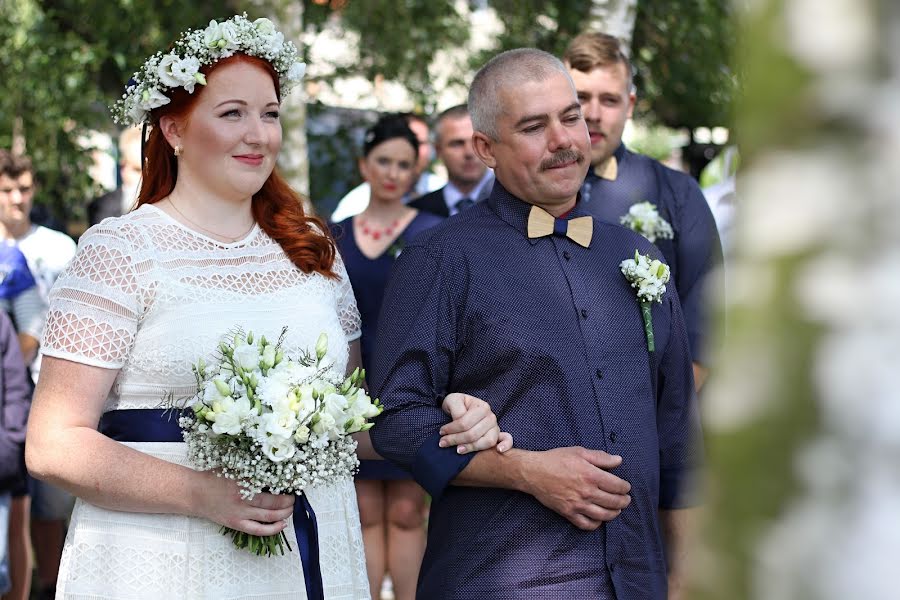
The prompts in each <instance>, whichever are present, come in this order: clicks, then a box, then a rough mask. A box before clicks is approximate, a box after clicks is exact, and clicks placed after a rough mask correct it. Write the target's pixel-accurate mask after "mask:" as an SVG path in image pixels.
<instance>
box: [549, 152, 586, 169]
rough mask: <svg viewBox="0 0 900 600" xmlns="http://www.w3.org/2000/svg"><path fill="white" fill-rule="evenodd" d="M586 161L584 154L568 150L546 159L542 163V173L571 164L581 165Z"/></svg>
mask: <svg viewBox="0 0 900 600" xmlns="http://www.w3.org/2000/svg"><path fill="white" fill-rule="evenodd" d="M583 160H584V154H582V153H581V152H579V151H578V150H573V149H572V148H567V149H565V150H560V151H559V152H557V153H556V154H554V155H553V156H551V157H550V158H547V159H544V160H543V161H541V167H540V169H541V171H546V170H547V169H553V168H556V167H558V166H560V165H564V164H566V163H570V162H577V163H580V162H581V161H583Z"/></svg>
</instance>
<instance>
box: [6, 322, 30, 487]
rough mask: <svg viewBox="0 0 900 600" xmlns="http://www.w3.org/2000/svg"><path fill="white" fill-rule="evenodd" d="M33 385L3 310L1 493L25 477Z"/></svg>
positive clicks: (17, 342)
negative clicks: (26, 430)
mask: <svg viewBox="0 0 900 600" xmlns="http://www.w3.org/2000/svg"><path fill="white" fill-rule="evenodd" d="M30 405H31V384H30V380H29V378H28V373H27V371H26V369H25V363H24V361H23V360H22V353H21V352H19V341H18V339H17V338H16V332H15V330H14V329H13V326H12V322H11V321H10V320H9V317H7V316H6V314H5V313H4V312H3V311H0V492H8V491H11V490H14V489H18V488H19V487H21V485H22V483H23V480H24V476H25V465H24V462H23V452H24V449H25V423H26V422H27V420H28V409H29V407H30Z"/></svg>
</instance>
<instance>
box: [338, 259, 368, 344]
mask: <svg viewBox="0 0 900 600" xmlns="http://www.w3.org/2000/svg"><path fill="white" fill-rule="evenodd" d="M334 272H335V273H337V274H338V276H339V277H340V278H341V279H340V281H338V282H337V284H336V285H337V311H338V318H339V319H340V320H341V329H343V330H344V333H345V334H346V335H347V341H350V342H352V341H353V340H356V339H359V337H360V336H361V335H362V319H361V318H360V316H359V309H358V308H357V307H356V297H355V296H354V295H353V287H352V286H351V285H350V277H349V276H348V275H347V269H346V267H344V261H343V259H342V258H341V255H340V253H337V254H336V255H335V258H334Z"/></svg>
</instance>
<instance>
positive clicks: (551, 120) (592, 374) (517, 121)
mask: <svg viewBox="0 0 900 600" xmlns="http://www.w3.org/2000/svg"><path fill="white" fill-rule="evenodd" d="M469 111H470V113H471V116H472V122H473V126H474V130H475V133H474V135H473V143H474V148H475V152H476V154H477V155H478V156H479V158H480V159H481V160H482V161H484V163H485V164H486V165H487V166H488V167H491V168H492V169H494V173H495V176H496V183H495V184H494V188H493V191H492V193H491V195H490V197H489V198H488V199H487V201H485V202H479V203H478V204H477V205H475V206H474V207H472V208H470V209H468V210H466V211H464V212H462V213H460V214H459V215H457V216H456V217H454V218H452V219H448V220H446V221H444V222H443V223H442V224H440V225H438V226H436V227H434V228H432V229H430V230H428V231H427V232H424V233H423V234H422V235H421V236H419V237H418V238H416V240H415V241H414V242H412V243H411V244H407V246H406V247H405V248H404V250H403V253H402V254H401V255H400V258H399V259H398V261H397V263H396V264H395V267H394V272H393V274H392V278H391V281H390V283H389V285H388V289H387V293H386V297H385V300H384V303H385V304H384V305H385V306H389V307H390V308H391V310H389V311H385V313H384V314H383V315H382V318H381V321H380V323H379V331H378V336H377V340H378V341H377V344H378V353H377V355H376V357H375V361H374V366H373V369H372V374H371V378H370V382H371V384H372V389H373V391H374V392H375V393H376V395H377V396H378V397H380V398H381V399H382V401H383V402H384V405H385V411H384V413H383V415H382V416H381V418H380V419H379V420H378V422H377V423H376V425H375V427H374V429H373V430H372V432H371V436H372V441H373V442H374V444H375V448H376V449H377V451H378V452H379V453H380V454H381V455H382V456H384V457H386V458H387V459H389V460H392V461H394V462H396V463H397V464H399V465H400V466H402V467H404V468H406V469H408V470H409V471H411V472H412V474H413V476H414V477H415V479H416V480H417V481H418V482H419V483H420V484H421V485H422V486H423V487H425V489H427V490H428V491H429V493H430V494H431V496H432V504H431V514H430V520H429V530H428V546H427V548H426V551H425V557H424V560H423V563H422V567H421V570H420V575H419V584H418V594H417V597H419V598H423V599H424V598H427V599H429V600H431V599H439V600H440V599H446V600H470V599H472V598H503V599H518V598H522V599H526V598H527V599H529V600H531V599H538V600H540V599H551V598H573V599H574V598H592V599H601V600H613V599H618V600H629V599H632V598H653V599H658V600H662V599H664V598H666V594H667V575H668V574H672V575H674V574H675V573H676V572H677V571H675V570H671V571H668V572H667V560H668V561H669V566H670V567H674V565H676V564H677V562H678V559H680V557H681V555H682V541H683V538H682V534H683V527H682V525H683V523H684V517H685V515H686V514H687V511H686V510H684V507H685V506H686V503H687V502H688V497H687V496H688V494H687V493H686V492H687V488H688V487H689V486H688V485H687V483H688V481H689V480H690V476H691V474H692V473H693V472H694V471H695V470H696V469H697V468H698V466H699V448H698V446H697V444H696V442H697V440H698V439H699V424H698V419H697V414H696V404H695V401H694V392H693V380H692V372H691V362H690V354H689V350H688V343H687V333H686V330H685V326H684V321H683V318H682V316H681V308H680V305H679V302H678V296H677V294H676V293H675V292H674V291H672V290H670V291H668V292H665V293H664V294H663V296H662V299H661V302H660V303H658V304H654V305H653V308H652V331H653V333H654V335H655V340H656V346H655V350H653V351H650V350H649V348H648V342H647V338H646V332H645V329H644V322H643V320H642V317H641V309H640V306H639V303H638V301H637V298H636V295H635V291H634V290H633V289H632V288H631V287H630V286H629V283H628V281H627V280H626V279H625V277H624V276H623V275H622V273H621V271H620V262H621V261H622V260H623V259H626V258H629V257H633V256H634V254H635V251H638V252H640V253H642V254H644V253H649V254H652V255H654V256H659V251H658V250H657V249H656V248H655V247H654V246H653V245H652V244H650V243H649V242H648V241H647V240H646V239H644V238H643V237H642V236H640V235H638V234H636V233H635V232H633V231H631V230H629V229H626V228H624V227H621V226H619V225H611V224H605V223H603V222H601V221H599V220H597V219H595V218H593V217H590V216H584V212H583V209H582V206H581V205H580V203H579V202H578V192H579V189H580V187H581V184H582V182H583V181H584V176H585V171H586V170H587V168H588V166H589V156H590V139H589V137H588V131H587V126H586V124H585V121H584V119H583V118H582V115H581V106H580V104H579V102H578V98H577V96H576V94H575V87H574V84H573V82H572V79H571V77H570V76H569V74H568V72H567V70H566V68H565V66H564V65H563V64H562V63H561V62H560V61H559V60H558V59H556V58H555V57H553V56H551V55H549V54H547V53H546V52H543V51H540V50H536V49H527V48H526V49H519V50H512V51H509V52H504V53H502V54H499V55H498V56H496V57H494V58H493V59H492V60H491V61H489V62H488V63H487V64H486V65H485V66H484V67H482V69H481V70H480V71H479V72H478V74H477V75H476V76H475V79H474V81H473V82H472V86H471V89H470V91H469ZM448 390H454V391H460V392H464V393H467V394H471V395H473V396H477V397H479V398H483V399H484V400H486V401H487V402H489V403H490V404H491V408H492V409H493V412H494V414H496V415H497V418H498V420H499V422H500V425H501V427H502V428H503V429H504V431H509V432H511V433H512V434H513V437H514V439H515V442H516V443H515V446H516V447H515V448H513V449H512V450H509V451H508V452H506V453H505V454H500V453H499V452H496V451H493V450H488V451H482V452H476V453H463V454H460V453H459V451H460V448H454V447H453V444H450V445H449V446H448V447H443V448H441V447H438V444H437V441H438V439H439V437H440V435H441V434H442V433H443V434H448V433H450V434H452V433H453V430H452V428H451V427H450V426H449V425H448V423H449V421H448V419H447V418H446V416H445V415H444V414H443V413H442V412H441V409H440V401H441V399H442V398H443V396H444V395H445V394H446V393H447V391H448ZM463 450H464V448H463ZM664 541H665V547H664V543H663V542H664ZM673 581H674V579H673ZM674 589H675V588H674V587H673V591H674ZM673 597H674V596H673Z"/></svg>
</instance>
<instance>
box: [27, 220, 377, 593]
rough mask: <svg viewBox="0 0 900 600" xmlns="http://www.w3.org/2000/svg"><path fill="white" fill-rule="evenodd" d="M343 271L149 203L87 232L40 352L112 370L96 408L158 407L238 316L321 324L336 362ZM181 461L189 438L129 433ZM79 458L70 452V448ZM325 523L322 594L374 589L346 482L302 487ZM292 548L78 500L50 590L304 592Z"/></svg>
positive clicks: (347, 321)
mask: <svg viewBox="0 0 900 600" xmlns="http://www.w3.org/2000/svg"><path fill="white" fill-rule="evenodd" d="M336 270H337V272H338V273H339V274H340V275H341V279H340V281H335V280H331V279H327V278H325V277H323V276H321V275H317V274H311V275H308V274H304V273H302V272H301V271H300V270H299V269H297V268H296V267H295V266H294V265H293V264H292V263H291V262H290V260H289V259H288V257H287V256H286V255H285V254H284V252H283V251H282V250H281V247H280V246H279V245H278V244H277V243H276V242H275V241H273V240H272V239H271V238H270V237H269V236H268V235H266V234H265V232H263V231H262V230H260V229H259V228H258V227H256V228H255V229H254V230H253V231H251V232H250V233H249V234H248V235H247V237H246V238H245V239H244V240H242V241H239V242H235V243H232V244H225V243H221V242H218V241H215V240H213V239H211V238H208V237H206V236H204V235H202V234H199V233H197V232H194V231H192V230H190V229H188V228H186V227H184V226H182V225H181V224H179V223H178V222H177V221H175V220H174V219H172V218H171V217H169V216H168V215H167V214H166V213H164V212H162V211H161V210H159V209H158V208H156V207H154V206H152V205H145V206H142V207H141V208H139V209H138V210H136V211H134V212H132V213H131V214H128V215H126V216H123V217H118V218H112V219H106V220H105V221H103V222H102V223H100V224H99V225H96V226H94V227H92V228H91V229H90V230H89V231H88V232H86V233H85V234H84V235H83V236H82V238H81V242H80V244H79V247H78V253H77V255H76V256H75V258H74V259H73V261H72V263H71V265H70V266H69V267H68V269H67V270H66V271H65V273H64V274H63V275H62V276H61V277H60V278H59V281H58V282H57V284H56V286H55V287H54V288H53V291H52V293H51V300H50V303H51V306H50V316H49V320H48V325H47V328H46V331H45V335H44V341H43V352H44V354H46V355H48V356H54V357H58V358H63V359H67V360H71V361H75V362H78V363H83V364H88V365H93V366H98V367H105V368H109V369H120V371H119V374H118V376H117V378H116V380H115V384H114V385H113V388H112V390H111V391H110V393H109V397H108V398H107V400H106V405H105V408H104V411H110V410H117V409H118V410H121V409H141V408H159V406H160V401H161V399H162V398H163V397H164V395H165V394H167V393H170V392H172V393H174V394H175V396H176V397H178V396H186V395H190V393H191V391H192V387H193V375H192V374H191V371H190V365H191V364H192V363H195V362H196V361H197V359H198V358H199V357H200V356H205V357H207V359H208V360H211V359H212V356H213V352H214V350H215V347H216V345H217V343H218V341H219V339H220V338H221V336H222V335H223V334H225V333H226V332H228V330H230V329H232V328H234V327H235V326H238V325H239V326H242V327H244V328H245V329H250V330H253V331H254V332H255V333H257V334H266V336H267V337H269V338H270V339H275V338H277V337H278V334H279V333H280V331H281V329H282V327H283V326H285V325H287V326H288V327H289V331H288V336H287V340H286V345H287V347H288V348H297V349H299V348H311V347H313V346H314V345H315V341H316V339H317V337H318V336H319V334H320V333H321V332H322V331H325V332H326V333H327V334H328V340H329V356H330V357H331V359H332V360H333V361H334V362H335V364H336V366H337V367H338V368H340V369H343V368H344V367H345V366H346V363H347V359H348V341H350V340H352V339H355V338H356V337H358V336H359V329H360V322H359V313H358V311H357V309H356V302H355V300H354V298H353V292H352V289H351V287H350V283H349V280H348V279H347V277H346V271H345V270H344V266H343V263H342V262H340V259H338V262H337V263H336ZM127 444H128V445H129V446H131V447H134V448H137V449H139V450H141V451H143V452H146V453H148V454H152V455H153V456H156V457H158V458H161V459H163V460H167V461H170V462H174V463H179V464H187V463H186V456H185V445H184V444H183V443H168V442H156V443H130V442H127ZM73 458H74V459H75V460H77V457H73ZM307 496H308V497H309V500H310V503H311V504H312V506H313V509H314V510H315V513H316V519H317V521H318V527H319V544H320V545H319V552H320V562H321V569H322V579H323V584H324V590H325V597H326V598H328V599H360V600H362V599H368V598H369V591H368V583H367V580H366V571H365V559H364V556H363V546H362V537H361V534H360V525H359V513H358V509H357V505H356V494H355V491H354V488H353V483H352V482H351V481H348V482H346V484H342V485H337V486H330V487H320V488H314V489H309V490H307ZM285 533H287V534H288V536H289V540H290V542H291V546H292V547H293V548H294V551H293V552H286V553H285V556H283V557H269V558H263V557H257V556H254V555H251V554H250V553H249V552H246V551H242V550H237V549H235V548H234V547H233V546H232V543H231V539H230V538H229V537H226V536H224V535H222V534H220V533H219V526H218V525H216V524H214V523H212V522H210V521H206V520H203V519H197V518H191V517H184V516H179V515H156V514H141V513H127V512H118V511H112V510H106V509H102V508H99V507H96V506H93V505H91V504H89V503H87V502H84V501H81V500H78V502H77V503H76V505H75V510H74V513H73V515H72V521H71V525H70V528H69V534H68V537H67V538H66V545H65V549H64V551H63V557H62V564H61V570H60V575H59V583H58V586H57V598H66V599H68V598H71V599H79V600H88V599H90V600H95V599H97V600H99V599H107V598H108V599H115V600H127V599H132V598H134V599H152V600H163V599H164V600H180V599H184V600H188V599H190V600H195V599H201V598H209V599H215V600H225V599H229V598H254V599H263V598H265V599H282V598H283V599H287V598H290V599H291V600H295V599H297V598H306V591H305V586H304V580H303V571H302V568H301V563H300V557H299V554H298V552H297V544H296V539H294V537H293V536H294V533H293V528H292V527H288V528H286V529H285Z"/></svg>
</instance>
